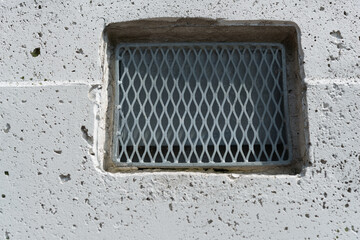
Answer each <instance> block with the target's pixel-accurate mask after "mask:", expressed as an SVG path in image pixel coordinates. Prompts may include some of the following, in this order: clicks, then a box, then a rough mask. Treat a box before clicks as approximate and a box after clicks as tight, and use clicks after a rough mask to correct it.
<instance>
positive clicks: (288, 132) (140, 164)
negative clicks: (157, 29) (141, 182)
mask: <svg viewBox="0 0 360 240" xmlns="http://www.w3.org/2000/svg"><path fill="white" fill-rule="evenodd" d="M197 44H199V45H202V46H203V45H209V46H216V45H241V46H250V47H256V46H276V47H278V48H281V54H282V56H281V58H282V63H283V64H284V67H282V79H283V101H284V102H283V103H284V109H283V110H284V112H283V114H284V118H285V125H286V128H287V129H286V135H287V145H288V151H289V152H288V159H289V160H286V161H283V160H279V161H266V162H261V161H255V162H248V161H245V162H219V163H218V162H216V163H215V162H209V163H202V162H200V163H199V162H198V163H190V162H187V163H167V162H162V163H157V164H155V163H154V162H153V161H152V162H151V163H144V162H136V163H134V162H127V163H121V162H120V161H117V160H118V156H117V152H118V147H119V146H118V143H117V141H118V138H117V132H118V126H119V111H118V110H119V108H120V106H119V104H120V101H119V100H120V95H119V89H118V86H119V78H120V74H119V60H120V57H119V51H120V49H121V48H122V47H144V46H146V47H166V46H177V47H181V46H184V47H185V46H189V45H197ZM285 56H286V53H285V47H284V45H283V44H280V43H273V42H270V43H268V42H266V43H254V42H176V43H117V45H116V49H115V64H114V66H115V69H116V71H115V80H116V84H115V86H116V87H115V93H114V95H115V98H114V99H115V101H114V103H113V104H115V107H114V115H113V116H114V121H113V136H114V137H113V143H112V144H113V147H112V154H111V155H112V156H113V157H112V162H113V163H114V164H115V165H116V166H117V167H139V168H232V167H247V166H251V167H256V166H281V165H289V164H291V163H293V153H292V148H293V146H292V138H291V129H290V116H289V110H288V108H289V104H288V95H287V80H286V57H285Z"/></svg>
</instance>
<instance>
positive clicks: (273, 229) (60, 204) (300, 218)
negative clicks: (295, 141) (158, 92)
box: [0, 0, 360, 239]
mask: <svg viewBox="0 0 360 240" xmlns="http://www.w3.org/2000/svg"><path fill="white" fill-rule="evenodd" d="M359 8H360V3H359V1H331V2H323V1H312V2H309V1H294V0H291V1H286V3H285V2H277V1H267V2H266V3H262V2H261V1H245V2H243V1H219V2H212V1H158V2H154V1H121V2H106V1H98V0H92V1H89V0H88V1H77V2H76V3H71V2H66V1H46V2H41V1H34V2H22V1H11V2H9V1H8V2H1V3H0V31H1V34H0V69H1V71H0V195H1V197H0V239H117V238H122V239H239V238H246V239H336V238H339V239H359V230H360V224H359V221H358V219H359V216H360V214H359V211H360V206H359V204H358V202H359V200H360V195H359V191H360V184H359V183H360V180H359V179H360V172H359V168H360V147H359V143H358V137H359V136H358V135H359V134H360V110H359V98H360V84H359V81H360V68H359V56H360V50H359V47H358V46H359V42H360V36H359V33H358V31H357V29H359V28H360V26H359V22H360V21H359V18H360V16H359V13H358V12H359V11H358V10H359ZM164 16H172V17H187V16H188V17H209V18H225V19H230V20H231V19H233V20H256V19H273V20H286V21H294V22H296V23H297V24H298V25H299V27H300V30H301V32H302V35H301V41H302V47H303V50H304V61H305V65H304V69H305V75H306V78H305V81H306V82H307V83H308V90H307V100H308V111H309V112H308V114H309V124H310V142H311V147H310V162H311V165H310V166H308V167H307V168H306V169H304V171H303V172H302V173H301V174H299V175H295V176H294V175H293V176H290V175H275V176H273V175H261V174H248V175H241V174H224V173H221V174H220V173H218V174H217V173H195V172H192V173H191V172H188V173H186V172H161V173H159V172H157V173H150V172H148V173H141V172H139V173H116V174H110V173H106V172H104V171H102V169H101V167H99V162H98V159H96V157H95V156H94V153H93V150H92V149H91V146H92V144H93V142H94V136H93V134H94V122H95V115H94V104H93V102H92V97H91V94H89V91H90V89H91V87H92V84H99V83H101V79H102V72H101V61H100V42H101V41H100V40H101V39H100V38H101V32H102V30H103V28H104V26H105V25H106V24H108V23H111V22H118V21H125V20H126V21H127V20H133V19H139V18H149V17H164ZM35 48H40V54H38V53H39V51H38V50H36V51H34V49H35ZM31 53H32V54H31ZM89 95H90V98H89Z"/></svg>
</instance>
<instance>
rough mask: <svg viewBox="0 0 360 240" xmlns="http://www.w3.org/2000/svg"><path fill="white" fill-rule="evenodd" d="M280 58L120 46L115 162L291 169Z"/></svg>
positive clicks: (240, 47)
mask: <svg viewBox="0 0 360 240" xmlns="http://www.w3.org/2000/svg"><path fill="white" fill-rule="evenodd" d="M284 54H285V53H284V49H283V47H282V45H280V44H245V43H177V44H174V43H173V44H124V45H119V46H118V49H117V71H118V75H117V81H118V82H117V90H116V91H117V96H116V98H117V99H116V100H117V101H118V102H117V103H116V104H117V107H116V111H115V117H116V120H115V134H116V136H115V142H114V144H115V163H116V164H117V165H118V166H138V167H142V166H143V167H194V166H199V167H216V166H243V165H264V164H265V165H266V164H270V165H271V164H274V165H278V164H284V163H289V162H290V160H291V146H290V145H291V144H290V137H289V128H288V116H287V109H286V106H287V95H286V92H287V91H286V81H285V65H286V64H285V57H284V56H285V55H284Z"/></svg>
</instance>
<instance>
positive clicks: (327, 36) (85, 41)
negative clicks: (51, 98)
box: [0, 0, 360, 82]
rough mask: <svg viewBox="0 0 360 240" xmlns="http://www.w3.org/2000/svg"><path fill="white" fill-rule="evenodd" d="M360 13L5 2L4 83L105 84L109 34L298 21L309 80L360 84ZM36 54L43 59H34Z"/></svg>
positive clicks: (242, 5)
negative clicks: (164, 20)
mask: <svg viewBox="0 0 360 240" xmlns="http://www.w3.org/2000/svg"><path fill="white" fill-rule="evenodd" d="M359 9H360V2H359V1H358V0H353V1H345V0H342V1H327V2H324V1H295V0H292V1H286V2H279V1H268V2H266V3H264V2H262V1H256V0H251V1H233V0H228V1H217V2H213V1H183V0H177V1H149V0H148V1H147V0H143V1H130V0H129V1H111V2H107V1H99V0H81V1H76V3H71V2H66V1H60V2H59V1H33V2H26V1H18V0H17V1H11V2H3V3H1V4H0V21H1V32H2V34H1V36H0V43H1V45H0V46H1V49H2V54H1V57H0V68H1V69H2V71H1V73H0V81H10V82H13V81H30V80H32V81H44V79H47V80H48V81H63V82H68V81H78V80H82V81H87V82H100V80H101V78H102V75H101V71H100V62H99V43H100V38H101V33H102V31H103V29H104V26H105V25H107V24H110V23H113V22H121V21H130V20H136V19H143V18H158V17H205V18H214V19H219V18H223V19H227V20H262V19H266V20H283V21H293V22H295V23H297V24H298V26H299V27H300V29H301V32H302V36H301V40H302V45H303V50H304V55H305V59H304V60H305V64H306V65H305V66H309V67H305V70H306V76H307V77H308V78H334V77H336V78H359V77H360V68H359V58H358V56H359V48H358V47H357V46H358V45H359V37H360V36H359V33H358V29H359V28H360V21H359V17H360V16H359V11H358V10H359ZM36 48H40V55H38V56H37V57H33V55H32V54H31V52H33V51H34V49H36ZM344 69H347V70H346V71H344Z"/></svg>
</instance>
